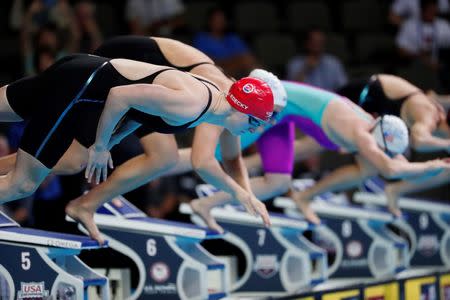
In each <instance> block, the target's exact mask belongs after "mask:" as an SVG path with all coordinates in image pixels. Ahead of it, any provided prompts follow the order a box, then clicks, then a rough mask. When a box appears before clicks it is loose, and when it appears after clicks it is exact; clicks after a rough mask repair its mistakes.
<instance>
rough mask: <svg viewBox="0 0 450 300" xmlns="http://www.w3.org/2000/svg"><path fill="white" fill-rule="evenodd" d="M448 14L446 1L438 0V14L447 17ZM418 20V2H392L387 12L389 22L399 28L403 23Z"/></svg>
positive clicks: (449, 8) (409, 0)
mask: <svg viewBox="0 0 450 300" xmlns="http://www.w3.org/2000/svg"><path fill="white" fill-rule="evenodd" d="M449 12H450V5H449V2H448V0H438V13H439V14H440V15H447V14H448V13H449ZM412 18H416V19H418V18H420V0H394V1H393V2H392V4H391V8H390V11H389V22H390V23H391V24H392V25H395V26H400V25H401V24H402V23H403V22H404V21H406V20H408V19H412Z"/></svg>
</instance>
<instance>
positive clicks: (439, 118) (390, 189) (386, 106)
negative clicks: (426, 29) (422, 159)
mask: <svg viewBox="0 0 450 300" xmlns="http://www.w3.org/2000/svg"><path fill="white" fill-rule="evenodd" d="M339 93H341V94H342V95H344V96H346V97H348V98H350V99H352V100H354V101H355V100H356V102H357V103H358V104H359V105H360V106H362V107H363V108H364V109H365V110H367V111H368V112H370V113H376V114H378V115H381V114H386V113H389V114H396V115H398V116H400V117H401V118H402V119H403V121H405V123H406V125H407V126H408V127H409V129H410V133H411V147H412V148H413V149H414V150H416V151H418V152H434V151H446V152H447V153H450V122H449V119H450V118H449V116H450V115H449V112H446V109H445V108H444V106H443V105H442V104H441V103H444V104H446V103H447V106H449V105H448V103H450V102H449V101H448V99H449V97H444V96H440V95H436V94H434V93H428V94H425V93H424V92H423V91H421V90H420V89H419V88H417V87H415V86H414V85H412V84H411V83H409V82H407V81H406V80H404V79H402V78H399V77H397V76H393V75H386V74H379V75H374V76H372V77H371V79H370V80H369V81H368V82H367V81H366V82H360V83H357V84H350V85H349V86H346V87H344V88H342V89H341V90H340V91H339ZM438 101H439V102H438ZM449 178H450V172H448V171H445V172H442V173H440V174H439V175H437V176H432V177H430V178H428V179H425V180H424V179H420V180H410V181H405V180H403V181H399V182H396V183H390V184H387V185H386V189H385V194H386V196H387V198H388V205H389V210H390V211H391V212H392V213H393V214H394V215H396V216H400V215H401V212H400V210H399V208H398V204H397V201H398V198H399V197H400V196H401V195H405V194H408V193H412V192H416V191H422V190H425V189H428V188H431V187H436V186H439V185H442V184H445V183H448V182H449Z"/></svg>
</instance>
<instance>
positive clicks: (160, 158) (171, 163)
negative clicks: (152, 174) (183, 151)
mask: <svg viewBox="0 0 450 300" xmlns="http://www.w3.org/2000/svg"><path fill="white" fill-rule="evenodd" d="M146 155H147V161H148V163H149V164H151V165H152V166H155V162H157V165H158V166H160V167H161V169H170V168H173V167H175V166H176V164H177V163H178V161H179V159H180V156H179V154H178V149H176V150H174V151H172V150H170V151H167V152H164V153H161V152H157V153H150V154H146Z"/></svg>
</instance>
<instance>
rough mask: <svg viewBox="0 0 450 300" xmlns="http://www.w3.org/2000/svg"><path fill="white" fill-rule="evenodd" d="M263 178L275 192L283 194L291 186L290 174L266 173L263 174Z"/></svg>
mask: <svg viewBox="0 0 450 300" xmlns="http://www.w3.org/2000/svg"><path fill="white" fill-rule="evenodd" d="M265 179H266V181H267V183H268V184H269V185H270V186H272V187H273V188H274V189H275V192H276V193H277V194H284V193H286V192H288V191H289V188H290V187H291V182H292V177H291V175H290V174H282V173H268V174H266V175H265Z"/></svg>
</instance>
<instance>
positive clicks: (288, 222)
mask: <svg viewBox="0 0 450 300" xmlns="http://www.w3.org/2000/svg"><path fill="white" fill-rule="evenodd" d="M216 191H217V190H216V189H215V188H214V187H212V186H210V185H199V186H197V194H198V195H199V196H207V195H211V194H213V193H215V192H216ZM180 210H181V212H183V213H186V214H192V210H191V208H190V206H189V205H187V204H185V205H182V206H181V207H180ZM212 214H213V216H214V217H215V218H216V220H217V221H218V223H219V224H220V225H221V226H223V228H224V229H225V230H226V234H224V236H223V239H224V240H225V241H227V242H229V243H231V244H233V245H235V246H236V247H238V248H239V249H240V250H241V251H242V253H243V254H244V257H245V262H246V268H245V271H244V274H243V275H242V276H241V277H240V278H235V279H234V280H233V281H232V283H231V291H232V292H233V294H235V295H249V296H250V295H253V296H255V295H259V294H260V295H263V294H264V295H282V294H287V293H292V292H295V291H298V290H299V289H303V288H308V287H311V286H312V285H315V284H318V283H321V282H323V281H324V280H326V278H327V277H326V274H327V270H326V266H327V265H328V263H327V255H326V253H325V251H324V250H323V249H321V248H319V247H317V246H316V245H314V244H312V243H311V242H309V241H308V240H307V239H305V238H304V237H303V232H304V231H305V230H309V229H311V225H310V224H308V222H305V221H303V220H298V219H293V218H289V217H286V216H284V215H280V214H271V221H272V226H271V227H270V228H265V227H264V226H262V223H261V220H260V219H258V218H255V217H253V216H251V215H249V214H248V213H246V212H245V211H244V210H242V208H240V207H236V206H227V207H224V208H221V207H217V208H214V209H213V210H212ZM191 219H192V221H193V222H194V223H196V224H198V225H200V224H201V225H203V222H202V220H201V219H200V218H198V217H197V216H196V215H194V214H192V216H191Z"/></svg>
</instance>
